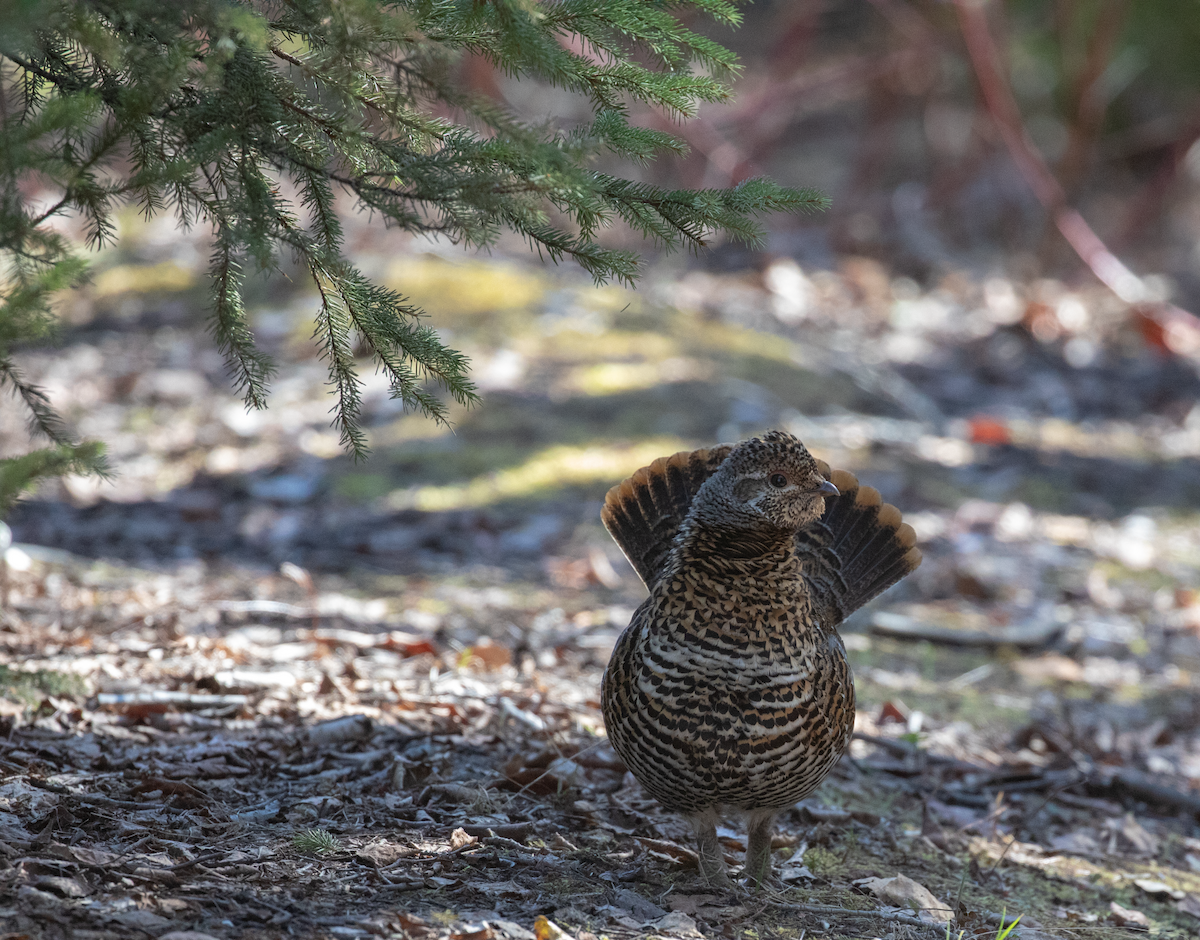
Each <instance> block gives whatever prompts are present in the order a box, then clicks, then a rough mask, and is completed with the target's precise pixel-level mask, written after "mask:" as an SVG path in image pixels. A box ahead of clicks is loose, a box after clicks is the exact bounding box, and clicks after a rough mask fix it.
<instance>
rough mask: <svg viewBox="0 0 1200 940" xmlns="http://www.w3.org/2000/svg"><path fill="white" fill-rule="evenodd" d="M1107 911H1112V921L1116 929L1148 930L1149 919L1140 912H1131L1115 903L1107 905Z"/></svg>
mask: <svg viewBox="0 0 1200 940" xmlns="http://www.w3.org/2000/svg"><path fill="white" fill-rule="evenodd" d="M1108 909H1109V910H1110V911H1112V919H1113V921H1114V923H1116V925H1117V926H1118V927H1133V928H1140V929H1142V930H1149V929H1150V918H1149V917H1147V916H1146V915H1145V914H1143V913H1142V912H1141V911H1133V910H1130V909H1129V908H1127V907H1121V905H1120V904H1118V903H1117V902H1116V901H1113V902H1112V903H1111V904H1109V905H1108Z"/></svg>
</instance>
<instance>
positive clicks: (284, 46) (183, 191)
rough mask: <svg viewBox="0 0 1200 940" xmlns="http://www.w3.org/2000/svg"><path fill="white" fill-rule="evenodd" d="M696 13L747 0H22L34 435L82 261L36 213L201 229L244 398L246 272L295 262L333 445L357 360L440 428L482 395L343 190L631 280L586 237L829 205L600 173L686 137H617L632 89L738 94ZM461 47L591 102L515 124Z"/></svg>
mask: <svg viewBox="0 0 1200 940" xmlns="http://www.w3.org/2000/svg"><path fill="white" fill-rule="evenodd" d="M684 10H693V11H696V12H698V13H700V14H702V15H705V16H707V17H710V18H711V19H713V20H715V21H718V22H722V23H726V24H731V25H736V24H737V23H738V22H739V17H740V13H739V11H738V6H737V2H736V0H695V2H691V3H675V2H669V0H661V2H659V0H655V2H647V0H493V2H489V3H473V4H472V3H452V4H450V3H435V4H430V3H426V2H423V0H395V2H391V3H387V4H383V3H374V2H365V3H335V2H334V0H176V2H172V3H147V2H144V0H90V2H88V3H86V4H85V3H81V2H78V0H27V2H25V3H23V4H20V5H19V6H18V7H17V8H15V9H14V11H12V15H11V17H10V18H9V19H10V22H6V24H5V30H4V31H3V34H2V35H0V66H2V67H0V82H3V84H4V87H3V88H0V95H2V96H4V99H3V103H4V105H5V107H4V108H0V187H2V188H3V191H2V193H0V262H3V263H7V265H8V267H9V269H10V274H11V276H10V278H9V281H8V284H9V285H10V287H9V288H6V289H7V290H8V293H7V294H6V295H5V296H4V297H3V298H0V300H2V301H3V303H4V308H3V311H4V313H5V315H8V314H9V313H12V312H16V311H20V316H17V317H15V318H10V322H11V323H15V324H19V325H20V329H18V330H17V331H16V332H15V333H14V332H12V331H9V332H8V333H5V332H4V330H0V385H7V386H9V387H11V388H12V389H14V390H16V392H17V394H18V395H19V396H20V397H21V400H22V401H23V402H24V405H25V407H26V409H27V410H28V412H29V414H30V415H31V421H32V422H33V426H34V428H35V429H36V430H37V431H38V433H40V434H42V435H44V436H46V437H48V438H49V439H50V440H51V441H52V442H53V443H54V444H55V446H58V447H68V448H69V447H75V446H77V445H74V444H72V443H71V442H70V440H69V438H68V437H67V436H66V431H65V429H63V428H62V425H61V423H60V422H58V421H57V416H56V415H55V414H54V412H53V409H52V408H51V407H50V403H49V401H48V400H47V399H46V397H45V396H44V395H43V394H41V393H40V392H39V391H38V390H37V389H34V388H32V387H31V386H29V385H28V384H27V383H24V381H23V380H22V379H21V377H20V374H19V372H18V371H17V370H16V368H15V367H14V365H13V359H12V357H11V353H12V350H13V348H14V344H18V343H20V342H22V341H27V340H28V339H30V338H32V337H34V336H39V337H40V336H44V335H46V333H47V331H48V329H49V325H50V324H52V322H53V317H52V314H51V308H50V300H51V297H52V295H53V292H54V291H55V290H59V289H61V288H62V287H63V286H66V284H68V283H70V282H71V280H72V279H76V278H78V277H79V276H80V275H81V273H82V268H81V266H80V264H79V263H78V261H77V259H75V258H74V256H73V255H72V254H71V251H70V248H69V246H68V245H67V244H66V243H65V241H64V240H63V239H61V238H60V237H59V236H58V235H56V234H55V233H54V232H53V231H52V230H51V229H50V228H49V223H50V222H51V221H52V220H53V219H54V218H55V217H56V216H58V215H61V214H62V213H64V212H67V211H75V212H78V213H80V214H81V215H82V217H83V218H84V219H85V220H86V222H87V227H88V238H89V242H90V243H92V244H102V243H108V242H110V241H111V240H112V239H113V238H114V237H115V229H114V228H113V213H114V210H115V209H116V207H117V206H118V205H119V204H120V203H121V202H123V201H133V202H134V203H136V205H137V206H138V207H139V208H140V210H141V212H142V213H143V214H144V215H145V216H146V217H151V216H154V215H156V214H158V213H160V212H168V211H169V212H171V213H173V215H174V216H175V218H176V219H177V220H178V223H179V224H180V225H182V226H185V227H186V226H190V225H193V224H196V223H197V222H204V223H206V224H207V225H209V226H211V228H212V233H213V244H214V248H213V254H212V258H211V263H210V278H211V284H212V306H211V311H210V318H211V319H210V325H211V329H212V332H213V335H214V338H215V340H216V344H217V346H218V348H219V349H220V350H221V351H222V353H223V354H224V355H225V357H226V360H227V362H228V363H229V367H230V371H231V374H232V377H233V382H234V384H235V386H236V387H237V388H238V389H239V391H240V392H241V393H242V394H243V396H244V398H245V401H246V403H247V405H248V406H250V407H265V405H266V402H267V387H268V383H269V381H270V378H271V375H272V372H273V365H272V363H271V361H270V359H269V358H268V357H266V356H265V355H263V354H262V352H261V351H260V350H259V349H258V348H257V347H256V345H255V341H254V335H253V332H252V331H251V329H250V326H249V313H248V311H247V310H246V309H245V304H244V300H243V297H242V284H243V281H244V278H245V276H246V271H247V269H249V268H257V269H260V270H265V271H271V270H273V269H275V268H276V267H277V266H278V259H279V256H280V252H281V251H285V250H286V251H290V252H293V253H294V254H295V255H296V256H297V257H298V259H299V260H300V262H301V263H302V264H303V265H304V266H305V267H306V269H307V270H308V271H309V273H310V275H311V277H312V280H313V283H314V285H315V288H316V290H317V293H318V296H319V298H320V306H319V310H318V312H317V314H316V318H315V333H314V339H315V341H316V343H317V345H318V346H319V347H320V349H321V351H322V354H323V355H324V356H325V358H326V360H327V365H328V368H329V382H330V385H331V387H332V391H333V394H334V398H335V404H334V408H333V411H334V424H335V425H336V426H337V427H338V429H339V432H340V435H341V439H342V442H343V444H344V445H345V446H346V447H347V449H348V450H349V451H350V452H351V453H352V454H353V455H355V456H356V457H358V456H362V455H364V454H365V453H366V447H367V439H366V434H365V432H364V430H363V428H362V421H361V417H362V416H361V405H362V402H361V383H360V381H359V379H358V377H357V369H358V368H359V367H360V365H359V363H358V362H356V359H355V349H356V348H357V349H365V350H367V351H368V352H369V353H370V355H371V356H372V358H373V359H374V361H375V364H376V366H377V367H378V368H381V369H383V370H384V372H385V373H386V375H387V378H388V383H389V387H390V393H391V395H392V396H393V397H394V398H396V399H397V400H399V401H401V402H403V403H404V404H405V405H406V406H408V407H410V408H414V409H417V410H420V411H422V412H424V413H425V414H426V415H428V416H429V417H431V418H433V419H434V420H437V421H442V422H445V421H446V420H447V410H446V401H447V400H450V401H455V402H458V403H461V404H467V405H469V404H471V403H473V402H474V401H476V393H475V390H474V388H473V386H472V385H471V382H470V380H469V378H468V363H467V360H466V359H465V357H464V356H463V355H462V354H461V353H459V352H457V351H455V350H453V349H450V348H449V347H447V346H446V345H445V344H444V343H443V342H442V341H441V339H440V338H439V337H438V335H437V333H436V332H434V331H433V330H432V329H431V328H430V327H429V326H427V325H426V324H424V323H423V322H422V317H423V313H422V311H421V310H420V309H419V308H417V307H414V306H413V305H412V304H410V303H409V302H408V301H407V300H406V299H405V298H404V297H403V296H401V295H400V294H398V293H396V292H393V291H390V290H386V289H384V288H382V287H380V286H378V285H375V284H372V283H371V282H370V281H369V280H368V279H367V278H365V277H364V276H363V275H362V274H361V273H360V272H359V271H358V270H357V269H355V268H354V267H353V265H351V264H350V263H349V261H347V260H346V258H345V257H344V255H343V249H342V241H343V231H342V225H341V221H340V219H339V218H338V213H337V208H336V205H337V198H336V197H337V193H338V191H339V190H344V191H345V192H348V193H350V194H352V195H353V197H354V198H355V199H356V200H357V201H358V203H359V205H361V206H363V207H365V208H367V209H369V210H371V211H373V212H378V213H379V214H380V216H381V218H382V220H383V221H384V223H385V224H387V225H392V226H397V227H399V228H401V229H404V230H406V231H410V232H414V233H440V234H442V235H444V236H445V237H447V238H449V239H450V240H452V241H454V242H456V243H460V244H463V245H469V246H487V245H489V244H492V243H493V242H494V241H495V239H496V238H497V236H498V235H499V233H500V232H502V231H504V230H510V231H514V232H516V233H517V234H519V235H521V236H522V237H523V238H524V239H525V240H526V241H527V242H528V244H529V245H530V247H531V248H532V249H533V250H534V251H536V252H537V253H538V254H539V255H541V256H543V257H548V258H550V259H551V260H554V261H560V260H562V259H564V258H571V259H573V260H574V261H575V262H577V263H578V264H579V265H580V266H581V267H582V268H583V269H584V270H586V271H588V272H589V273H590V274H591V275H592V276H593V277H594V278H595V279H596V280H597V281H605V280H610V279H616V280H618V281H622V282H626V283H630V282H632V281H633V280H634V279H635V278H636V277H637V274H638V264H639V259H638V257H637V255H636V254H634V253H632V252H629V251H616V250H612V249H608V248H605V247H603V246H602V245H601V244H600V243H599V241H598V239H599V236H600V233H601V232H602V230H603V229H605V228H606V227H608V226H611V225H613V224H618V223H621V224H624V225H627V226H629V227H630V228H632V229H633V230H635V231H636V232H639V233H640V234H642V235H643V236H644V237H646V238H648V239H650V240H651V241H652V242H655V243H657V244H659V245H660V246H663V247H665V248H668V249H680V248H687V249H691V250H697V249H699V248H700V247H702V246H703V245H704V244H706V243H707V242H708V241H709V240H710V239H711V238H713V237H714V235H716V234H721V235H723V236H725V237H729V238H733V239H736V240H740V241H745V242H749V243H752V244H753V243H757V242H758V241H759V240H760V239H761V237H762V231H761V219H762V217H763V216H765V215H766V214H768V213H772V212H796V211H807V210H811V209H816V208H820V207H821V206H822V205H823V200H822V197H820V196H819V195H818V194H815V193H812V192H810V191H807V190H800V191H796V190H788V189H783V188H781V187H779V186H776V185H775V184H773V183H770V182H769V181H764V180H751V181H748V182H746V183H743V184H741V185H740V186H738V187H735V188H733V189H730V190H707V191H696V192H693V191H670V190H665V189H661V188H658V187H654V186H650V185H647V184H641V183H633V182H630V181H628V180H623V179H620V178H618V177H615V176H611V175H606V174H605V173H602V172H598V171H597V170H596V169H595V168H594V167H593V166H592V160H593V158H594V157H595V156H596V155H597V154H599V153H601V152H607V153H610V154H613V155H616V156H617V157H620V158H625V159H630V160H633V161H635V162H641V163H645V162H648V161H651V160H653V159H654V158H655V157H656V156H657V155H659V154H663V153H676V154H678V153H683V152H685V151H686V146H685V145H684V143H683V142H682V141H680V140H679V139H678V138H676V137H675V136H673V135H671V134H668V133H664V132H662V131H659V130H654V129H649V128H641V127H634V126H632V125H630V124H629V121H628V109H627V105H628V103H629V102H630V101H635V100H636V101H640V102H644V103H647V104H650V105H651V106H654V107H658V108H662V109H664V110H667V111H669V112H672V113H674V114H676V115H680V116H687V115H690V114H693V113H694V112H695V110H696V108H697V107H698V106H699V105H701V104H703V103H705V102H713V101H719V100H722V99H724V98H725V97H727V96H728V94H729V91H728V88H727V86H726V84H725V81H726V80H727V79H728V78H730V77H731V76H733V75H734V74H736V72H737V68H738V66H737V62H736V60H735V58H734V56H733V54H732V53H731V52H729V50H727V49H725V48H723V47H722V46H720V45H719V44H717V43H715V42H713V41H712V40H710V39H708V38H706V37H704V36H703V35H701V34H700V33H698V32H695V31H694V30H692V29H690V28H688V26H686V25H685V24H684V20H683V19H682V18H681V17H680V16H679V13H680V12H681V11H684ZM467 54H470V55H476V56H480V57H482V58H484V59H486V60H487V61H490V62H492V63H493V64H494V65H495V66H496V67H497V68H498V69H500V70H502V71H503V72H505V73H506V74H507V75H509V76H512V77H516V78H521V79H530V80H536V81H541V82H545V83H549V84H552V85H556V86H558V87H561V88H565V89H567V90H569V91H572V92H575V93H577V94H580V95H583V96H584V97H585V98H586V99H587V100H588V101H589V102H591V106H592V116H591V120H590V122H585V123H584V124H582V125H580V126H578V127H575V128H569V129H555V128H553V127H550V126H530V125H526V124H523V123H522V122H520V121H519V120H517V119H516V118H515V117H514V116H513V115H512V114H510V113H509V112H508V111H507V109H506V108H505V106H504V105H503V103H502V102H497V101H493V100H490V99H487V98H484V97H481V96H480V95H478V94H475V93H473V92H471V91H470V90H468V89H464V88H462V87H460V86H459V84H458V83H457V81H456V71H455V65H456V62H457V61H458V59H459V58H461V57H462V56H463V55H467ZM35 176H36V177H39V178H40V179H42V180H49V181H50V182H51V183H52V184H54V185H56V186H57V187H58V188H59V193H58V194H57V195H56V196H55V198H54V200H53V202H52V203H51V205H50V206H49V207H48V208H42V209H38V210H36V211H35V210H34V209H33V208H32V207H31V206H30V205H29V203H28V202H27V201H26V197H25V195H24V193H25V192H26V191H27V190H28V185H27V184H28V182H29V181H30V180H31V179H32V178H34V177H35ZM282 183H290V184H293V185H294V190H288V191H286V192H285V191H284V190H283V189H281V185H280V184H282ZM23 187H24V188H23ZM555 220H563V221H561V222H559V221H555ZM10 334H11V335H10ZM60 457H62V454H58V456H57V457H56V458H55V460H58V458H60ZM88 459H91V458H88ZM97 459H98V458H97ZM59 465H63V464H61V462H60V463H55V461H54V460H49V459H47V461H44V462H43V463H42V464H39V466H43V467H49V466H59ZM90 465H98V464H95V463H94V461H93V464H90Z"/></svg>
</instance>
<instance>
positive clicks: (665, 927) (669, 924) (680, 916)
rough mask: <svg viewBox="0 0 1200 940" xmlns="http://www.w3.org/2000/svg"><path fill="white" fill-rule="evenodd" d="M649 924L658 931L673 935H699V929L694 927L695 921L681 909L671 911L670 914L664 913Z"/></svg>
mask: <svg viewBox="0 0 1200 940" xmlns="http://www.w3.org/2000/svg"><path fill="white" fill-rule="evenodd" d="M650 926H652V927H653V928H654V929H655V930H657V931H658V932H659V933H664V934H670V935H671V936H673V937H699V936H701V933H700V931H699V930H698V929H697V928H696V922H695V921H694V920H693V919H692V918H691V917H689V916H688V915H687V914H685V913H683V911H671V913H670V914H664V915H663V916H662V917H660V918H659V919H658V920H656V921H655V922H654V923H653V924H651V925H650Z"/></svg>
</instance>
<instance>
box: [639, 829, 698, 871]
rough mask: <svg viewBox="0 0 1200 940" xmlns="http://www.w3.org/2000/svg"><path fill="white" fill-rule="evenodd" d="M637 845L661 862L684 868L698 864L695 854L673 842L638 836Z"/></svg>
mask: <svg viewBox="0 0 1200 940" xmlns="http://www.w3.org/2000/svg"><path fill="white" fill-rule="evenodd" d="M637 843H638V845H640V846H641V847H642V848H644V849H645V850H646V851H647V852H648V853H649V854H650V855H651V856H653V857H654V858H657V859H660V860H662V861H665V862H673V863H675V864H677V865H684V866H691V865H696V864H698V861H697V856H696V853H695V852H693V851H692V850H691V849H689V848H685V847H684V846H682V845H679V844H677V843H675V842H668V841H667V840H666V839H646V838H642V837H641V836H638V837H637Z"/></svg>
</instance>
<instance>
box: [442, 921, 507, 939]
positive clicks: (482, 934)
mask: <svg viewBox="0 0 1200 940" xmlns="http://www.w3.org/2000/svg"><path fill="white" fill-rule="evenodd" d="M495 936H496V931H494V930H492V928H491V927H488V926H487V925H486V924H485V925H484V926H483V927H480V928H479V929H478V930H468V931H465V932H462V933H459V932H452V933H451V934H450V940H492V938H494V937H495Z"/></svg>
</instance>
